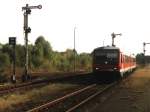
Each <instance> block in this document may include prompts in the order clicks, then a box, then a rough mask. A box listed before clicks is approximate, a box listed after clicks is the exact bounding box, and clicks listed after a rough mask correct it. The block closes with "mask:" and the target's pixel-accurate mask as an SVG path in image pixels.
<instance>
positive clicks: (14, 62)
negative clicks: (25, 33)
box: [11, 44, 16, 83]
mask: <svg viewBox="0 0 150 112" xmlns="http://www.w3.org/2000/svg"><path fill="white" fill-rule="evenodd" d="M15 49H16V45H15V44H14V45H13V75H12V79H11V80H12V83H16V50H15Z"/></svg>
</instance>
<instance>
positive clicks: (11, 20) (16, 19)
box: [0, 0, 150, 55]
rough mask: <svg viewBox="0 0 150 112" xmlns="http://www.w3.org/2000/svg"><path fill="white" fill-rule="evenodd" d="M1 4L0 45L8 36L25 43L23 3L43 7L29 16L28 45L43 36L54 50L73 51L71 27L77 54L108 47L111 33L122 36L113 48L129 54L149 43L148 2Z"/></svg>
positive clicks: (6, 0)
mask: <svg viewBox="0 0 150 112" xmlns="http://www.w3.org/2000/svg"><path fill="white" fill-rule="evenodd" d="M0 4H1V6H0V14H1V16H0V17H1V18H0V43H2V44H5V43H8V37H17V44H22V45H23V44H24V35H23V11H22V7H23V6H25V5H26V4H29V6H36V5H39V4H41V5H42V9H41V10H39V9H33V10H32V12H31V15H29V27H31V33H30V34H29V44H34V42H35V40H36V38H37V37H38V36H41V35H42V36H44V37H45V39H46V40H47V41H49V43H50V44H51V46H52V48H53V50H55V51H65V50H66V49H67V48H70V49H73V48H74V28H76V29H75V35H76V36H75V38H76V39H75V40H76V50H77V52H78V53H82V52H87V53H91V52H92V50H93V49H94V48H96V47H101V46H103V45H105V46H106V45H111V42H112V38H111V33H113V32H114V33H121V34H122V36H117V37H116V38H115V45H116V46H117V47H119V48H120V49H121V50H122V51H123V52H125V53H127V54H129V55H131V54H133V53H134V54H137V53H141V52H143V42H147V43H148V42H150V1H149V0H3V1H0ZM146 54H147V55H149V54H150V45H146Z"/></svg>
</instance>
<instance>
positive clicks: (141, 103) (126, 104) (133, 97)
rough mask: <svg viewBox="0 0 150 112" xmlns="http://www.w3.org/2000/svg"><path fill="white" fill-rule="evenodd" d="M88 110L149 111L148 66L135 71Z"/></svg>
mask: <svg viewBox="0 0 150 112" xmlns="http://www.w3.org/2000/svg"><path fill="white" fill-rule="evenodd" d="M100 100H101V99H100ZM99 102H101V101H99ZM90 112H150V67H146V68H143V69H138V70H137V71H135V72H134V73H133V74H132V75H131V76H130V77H129V78H128V79H127V80H125V81H123V82H122V83H121V84H120V85H119V86H118V87H117V88H115V90H114V92H113V94H112V96H111V97H109V98H108V99H107V100H105V101H103V102H101V103H100V104H96V106H95V107H94V108H92V109H90Z"/></svg>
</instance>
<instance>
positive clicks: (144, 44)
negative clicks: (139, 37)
mask: <svg viewBox="0 0 150 112" xmlns="http://www.w3.org/2000/svg"><path fill="white" fill-rule="evenodd" d="M146 44H150V43H146V42H143V52H144V56H145V52H146V50H145V46H146Z"/></svg>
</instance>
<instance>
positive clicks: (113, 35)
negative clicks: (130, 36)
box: [111, 32, 122, 47]
mask: <svg viewBox="0 0 150 112" xmlns="http://www.w3.org/2000/svg"><path fill="white" fill-rule="evenodd" d="M118 35H119V36H121V35H122V34H121V33H119V34H115V33H114V32H113V33H112V34H111V36H112V46H114V47H115V44H114V38H115V37H116V36H118Z"/></svg>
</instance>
